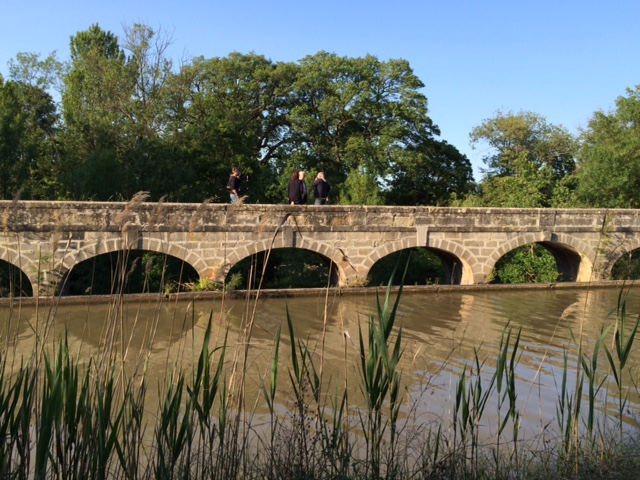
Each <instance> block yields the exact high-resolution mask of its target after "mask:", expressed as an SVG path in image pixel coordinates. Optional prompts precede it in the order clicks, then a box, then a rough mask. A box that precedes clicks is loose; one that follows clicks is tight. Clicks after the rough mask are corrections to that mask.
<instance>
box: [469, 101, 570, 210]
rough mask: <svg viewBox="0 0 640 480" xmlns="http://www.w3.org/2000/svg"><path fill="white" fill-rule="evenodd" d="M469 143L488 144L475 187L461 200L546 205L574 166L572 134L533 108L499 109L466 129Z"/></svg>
mask: <svg viewBox="0 0 640 480" xmlns="http://www.w3.org/2000/svg"><path fill="white" fill-rule="evenodd" d="M470 139H471V144H472V146H473V147H474V148H476V147H477V146H478V144H480V143H484V144H486V145H488V147H489V149H488V153H487V154H486V155H485V156H484V158H483V161H484V163H485V164H486V165H487V166H488V169H487V170H485V172H484V173H485V174H486V177H485V179H484V180H483V181H482V182H481V184H480V186H479V193H478V194H476V195H472V196H470V197H469V198H468V199H467V201H466V202H465V205H473V206H494V207H549V206H551V205H553V204H554V201H555V200H554V195H555V192H556V190H557V187H558V185H560V184H562V185H563V186H565V187H566V186H567V185H568V183H567V182H562V179H563V178H565V177H567V176H570V175H571V174H572V173H573V172H574V170H575V159H574V156H575V153H576V151H577V143H576V140H575V138H574V137H573V136H572V135H571V134H570V133H569V132H568V131H567V130H565V129H564V128H563V127H559V126H555V125H552V124H548V123H547V121H546V119H545V118H544V117H542V116H540V115H538V114H536V113H532V112H522V111H521V112H519V113H517V114H514V113H512V112H509V113H507V114H503V113H502V112H500V111H498V112H497V113H496V115H495V116H494V117H493V118H489V119H486V120H484V121H483V122H482V124H481V125H480V126H478V127H475V128H474V129H473V130H472V132H471V134H470Z"/></svg>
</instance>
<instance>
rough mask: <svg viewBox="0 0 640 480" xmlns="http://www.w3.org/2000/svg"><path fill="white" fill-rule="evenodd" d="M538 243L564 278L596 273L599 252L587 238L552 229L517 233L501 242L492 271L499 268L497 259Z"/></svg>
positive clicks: (586, 278)
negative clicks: (594, 268)
mask: <svg viewBox="0 0 640 480" xmlns="http://www.w3.org/2000/svg"><path fill="white" fill-rule="evenodd" d="M530 243H537V244H538V245H540V246H542V247H544V248H546V249H547V250H548V251H549V253H551V255H553V258H554V259H555V261H556V265H557V267H558V273H559V275H560V277H559V281H561V282H588V281H589V280H590V279H591V276H592V274H593V260H592V259H595V252H594V251H593V249H592V248H591V247H590V246H589V245H588V244H587V243H586V242H584V241H582V240H578V239H576V238H575V237H572V236H571V235H566V234H562V233H561V234H555V233H550V232H540V233H526V234H524V235H518V236H516V237H513V238H512V239H510V240H509V241H508V242H506V243H503V244H502V245H500V246H499V247H498V248H497V249H496V250H495V251H494V253H493V254H492V255H491V256H490V257H489V260H488V265H487V266H488V267H489V271H493V269H495V266H496V263H497V262H498V260H500V259H501V258H502V257H503V256H504V255H506V254H507V253H509V252H510V251H512V250H515V249H516V248H519V247H522V246H524V245H528V244H530Z"/></svg>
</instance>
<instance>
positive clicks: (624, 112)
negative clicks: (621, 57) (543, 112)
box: [576, 85, 640, 208]
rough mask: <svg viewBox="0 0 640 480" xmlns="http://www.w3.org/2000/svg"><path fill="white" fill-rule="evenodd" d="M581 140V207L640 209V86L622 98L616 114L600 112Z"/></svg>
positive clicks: (579, 169)
mask: <svg viewBox="0 0 640 480" xmlns="http://www.w3.org/2000/svg"><path fill="white" fill-rule="evenodd" d="M581 139H582V144H581V148H580V154H579V160H578V171H577V174H576V176H577V178H578V182H577V183H578V186H577V190H576V197H577V199H578V201H579V202H580V204H581V205H584V206H588V207H601V208H638V207H640V198H639V197H638V184H639V183H640V85H638V86H636V87H635V89H627V95H626V96H620V97H618V99H617V100H616V109H615V110H613V111H611V112H609V113H604V112H602V111H599V112H596V113H595V114H594V115H593V117H592V118H591V120H590V121H589V125H588V127H587V128H586V130H585V131H583V132H582V136H581Z"/></svg>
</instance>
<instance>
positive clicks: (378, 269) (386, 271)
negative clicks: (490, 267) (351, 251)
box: [367, 247, 462, 286]
mask: <svg viewBox="0 0 640 480" xmlns="http://www.w3.org/2000/svg"><path fill="white" fill-rule="evenodd" d="M443 258H444V260H443ZM455 260H456V258H455V256H453V255H448V253H447V252H442V251H439V250H437V249H430V248H425V247H413V248H405V249H402V250H397V251H395V252H393V253H390V254H389V255H386V256H384V257H382V258H381V259H380V260H378V261H377V262H376V263H374V264H373V266H372V267H371V268H370V269H369V276H368V278H367V280H368V284H369V285H371V286H385V285H388V283H389V281H391V284H392V285H400V284H401V283H403V275H405V267H406V277H405V278H404V284H405V285H433V284H436V285H443V284H447V281H449V282H450V281H451V279H452V278H456V276H457V278H458V280H459V278H460V277H461V276H462V269H461V267H460V265H459V263H458V265H457V266H455ZM394 272H395V273H394ZM392 274H393V278H391V276H392Z"/></svg>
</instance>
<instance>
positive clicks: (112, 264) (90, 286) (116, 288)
mask: <svg viewBox="0 0 640 480" xmlns="http://www.w3.org/2000/svg"><path fill="white" fill-rule="evenodd" d="M199 278H200V276H199V274H198V272H197V271H196V270H195V268H194V267H193V266H192V265H190V264H189V263H187V262H185V261H184V260H183V259H181V258H178V257H175V256H173V255H170V254H167V253H164V252H158V251H154V250H145V249H127V250H112V251H109V252H104V253H99V254H96V255H92V256H89V257H88V258H86V259H85V260H82V261H80V262H77V263H76V264H74V266H73V267H72V268H71V269H69V270H67V271H66V272H65V273H64V274H62V276H61V281H60V282H59V283H58V285H57V290H56V295H62V296H65V295H84V294H89V293H90V294H93V295H109V294H112V293H173V292H179V291H186V290H191V286H192V285H193V284H195V283H196V282H198V280H199Z"/></svg>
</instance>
